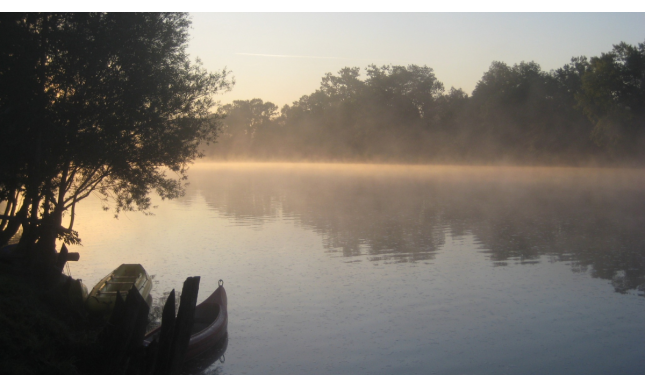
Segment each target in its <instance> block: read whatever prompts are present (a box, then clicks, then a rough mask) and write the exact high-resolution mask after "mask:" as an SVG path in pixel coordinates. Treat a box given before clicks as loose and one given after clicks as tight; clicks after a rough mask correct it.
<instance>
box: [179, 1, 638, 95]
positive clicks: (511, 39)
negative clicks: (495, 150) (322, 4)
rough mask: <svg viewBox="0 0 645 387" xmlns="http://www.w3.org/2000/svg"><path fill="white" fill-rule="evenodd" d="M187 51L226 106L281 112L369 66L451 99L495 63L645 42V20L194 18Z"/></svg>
mask: <svg viewBox="0 0 645 387" xmlns="http://www.w3.org/2000/svg"><path fill="white" fill-rule="evenodd" d="M190 15H191V18H192V22H193V25H192V29H191V32H190V33H191V40H190V43H189V47H188V51H189V53H190V54H191V56H192V58H193V59H195V58H197V57H199V58H200V59H201V60H202V62H203V65H204V67H205V68H206V69H207V70H209V71H217V70H221V69H223V68H224V67H226V68H227V69H228V70H231V71H232V75H233V76H234V77H235V80H236V85H235V86H234V88H233V90H232V91H231V92H228V93H225V94H221V95H219V96H218V97H217V99H219V100H220V101H221V103H223V104H225V103H230V102H232V101H233V100H238V99H241V100H247V99H252V98H261V99H263V100H264V101H265V102H266V101H270V102H273V103H275V104H276V105H278V106H279V107H282V106H283V105H285V104H292V103H293V102H294V101H297V100H298V99H300V97H302V96H303V95H308V94H311V93H313V92H314V91H315V90H316V89H318V87H319V86H320V81H321V79H322V77H323V76H324V75H325V74H326V73H329V72H330V73H334V74H335V73H337V72H338V71H339V70H340V69H341V68H343V67H360V68H361V74H363V75H364V74H365V71H364V69H365V67H366V66H367V65H369V64H375V65H378V66H381V65H408V64H416V65H427V66H429V67H431V68H432V69H434V72H435V75H436V76H437V78H438V80H439V81H441V82H443V84H444V87H445V89H446V91H448V90H450V88H451V87H455V88H457V89H459V88H461V89H463V90H464V91H465V92H467V93H468V94H470V93H471V92H472V90H473V89H474V88H475V86H476V84H477V82H478V81H479V80H480V79H481V77H482V75H483V74H484V73H485V72H486V71H487V70H488V68H489V67H490V65H491V63H492V62H493V61H502V62H505V63H507V64H509V65H513V64H515V63H519V62H521V61H527V62H528V61H535V62H537V63H538V64H539V65H540V66H541V67H542V69H543V70H545V71H548V70H552V69H557V68H559V67H562V66H563V65H564V64H566V63H569V61H570V59H571V57H573V56H580V55H585V56H587V57H591V56H598V55H600V54H601V53H602V52H608V51H611V49H612V45H613V44H618V43H620V42H621V41H624V42H626V43H629V44H633V45H636V44H638V43H643V42H645V13H608V12H600V13H570V12H568V13H530V12H529V13H420V12H414V13H403V12H396V13H393V12H379V13H357V12H353V13H324V12H313V13H312V12H310V13H283V12H278V13H213V12H197V13H191V14H190Z"/></svg>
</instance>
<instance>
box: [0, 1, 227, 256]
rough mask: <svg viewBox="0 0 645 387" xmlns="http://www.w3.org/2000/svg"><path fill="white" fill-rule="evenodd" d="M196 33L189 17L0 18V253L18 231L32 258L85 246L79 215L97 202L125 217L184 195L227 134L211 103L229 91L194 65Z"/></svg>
mask: <svg viewBox="0 0 645 387" xmlns="http://www.w3.org/2000/svg"><path fill="white" fill-rule="evenodd" d="M189 26H190V20H189V19H188V16H187V14H181V13H4V14H2V15H0V35H1V36H2V37H3V38H2V39H0V136H1V138H2V141H1V144H2V145H1V146H0V202H4V204H5V206H4V208H5V211H4V214H2V215H1V216H2V219H1V223H0V246H2V245H4V244H5V243H7V241H8V240H9V239H10V238H11V237H12V236H13V235H15V234H16V232H18V230H19V228H20V227H22V236H21V239H20V244H19V248H20V249H24V250H25V253H26V254H30V255H32V254H31V253H33V252H34V251H40V252H50V251H53V250H54V246H55V241H56V239H57V238H62V239H63V240H64V241H66V242H68V243H75V242H78V241H79V239H78V235H77V233H76V232H75V231H74V230H73V228H72V226H73V221H74V209H75V205H76V203H77V202H78V201H80V200H82V199H84V198H85V197H87V196H88V195H89V194H90V193H92V192H94V193H96V194H98V195H99V196H100V197H102V198H103V199H104V200H105V201H106V203H107V199H112V200H113V201H112V203H113V204H114V207H115V209H116V210H117V212H118V211H120V210H132V209H139V210H146V209H148V207H149V206H150V199H149V197H148V194H149V192H150V191H151V190H155V191H156V192H157V193H158V194H159V195H160V196H161V197H162V198H174V197H176V196H178V195H180V194H181V193H182V189H183V188H182V187H183V183H182V180H184V179H185V178H186V170H187V166H188V164H189V163H190V162H191V161H193V160H194V159H195V158H196V157H198V156H199V155H200V153H199V148H198V147H199V145H200V144H201V143H203V142H208V141H213V140H214V139H215V137H216V134H217V131H218V130H219V121H218V120H217V117H213V116H211V111H210V109H211V108H212V107H213V106H214V101H213V99H212V96H213V94H215V93H217V92H219V91H225V90H228V89H229V88H230V87H231V80H230V77H229V76H228V75H229V74H228V72H227V71H226V70H222V71H219V72H215V73H210V72H208V71H206V70H204V69H203V68H202V67H201V66H200V63H199V62H197V63H191V61H190V60H189V58H188V54H187V52H186V48H187V42H188V28H189ZM66 212H67V213H69V214H70V215H71V216H70V218H71V221H70V224H69V226H67V227H63V226H62V220H63V214H64V213H66ZM34 248H35V249H34Z"/></svg>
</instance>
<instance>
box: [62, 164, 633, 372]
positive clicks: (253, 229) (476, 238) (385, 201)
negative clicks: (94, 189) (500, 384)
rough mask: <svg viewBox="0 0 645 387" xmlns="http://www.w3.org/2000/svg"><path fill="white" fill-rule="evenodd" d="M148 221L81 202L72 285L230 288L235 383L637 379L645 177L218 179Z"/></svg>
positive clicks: (454, 170)
mask: <svg viewBox="0 0 645 387" xmlns="http://www.w3.org/2000/svg"><path fill="white" fill-rule="evenodd" d="M190 182H191V184H190V186H189V188H188V190H187V193H186V196H185V197H183V198H181V199H179V200H176V201H171V202H167V201H164V202H162V201H159V200H157V201H156V203H157V204H158V208H156V209H154V210H153V212H154V213H155V216H147V217H146V216H144V215H142V214H138V213H129V214H127V215H121V216H120V219H119V220H114V219H113V218H112V214H111V213H109V212H108V213H106V212H103V211H101V207H100V205H99V203H98V202H92V201H86V202H83V204H82V206H81V208H80V209H79V213H78V216H77V220H76V227H77V229H78V231H79V232H80V235H81V238H82V239H83V246H80V247H75V248H73V249H72V250H73V251H79V252H80V253H81V260H80V261H79V262H77V263H70V267H71V270H72V274H73V275H74V276H75V277H79V278H83V280H84V281H85V282H86V284H87V285H88V287H90V288H91V287H92V285H93V284H94V283H96V282H97V281H98V280H100V278H102V276H104V275H105V274H107V273H108V272H109V271H111V270H112V269H114V268H115V267H116V266H118V265H119V264H121V263H132V262H138V263H142V264H143V265H144V267H145V268H146V269H147V271H148V272H149V273H150V274H152V275H154V276H155V279H154V281H155V284H154V288H153V295H154V296H156V297H159V296H162V295H163V293H164V292H168V291H169V290H170V289H172V288H177V289H180V288H181V284H182V282H183V280H184V279H185V278H186V277H187V276H191V275H200V276H201V277H202V279H201V285H200V299H199V301H201V300H202V299H204V298H206V297H207V296H208V295H209V294H210V293H211V292H212V291H213V290H214V289H215V288H216V286H217V280H218V279H220V278H222V279H223V280H224V282H225V287H226V290H227V293H228V297H229V335H228V342H227V346H226V349H225V351H226V353H225V359H226V361H225V363H221V362H220V361H219V360H218V361H215V362H214V364H213V365H212V366H210V367H207V368H206V372H214V373H225V374H226V373H232V374H243V373H249V374H273V373H277V374H347V373H349V374H353V373H358V374H401V373H404V374H431V373H440V374H444V373H448V374H451V373H458V374H471V373H475V374H480V373H484V374H498V373H502V374H506V373H513V374H515V373H519V374H526V373H528V374H541V373H547V374H550V373H555V374H558V373H585V374H588V373H610V374H617V373H618V374H619V373H641V374H642V373H644V372H645V369H644V368H643V364H645V345H644V344H645V335H643V334H642V321H643V320H644V318H645V308H644V307H645V304H644V303H645V297H643V295H644V294H645V258H644V257H645V242H644V241H643V231H644V230H645V201H644V200H643V198H644V197H645V195H644V194H645V173H643V172H642V171H640V170H610V169H575V168H510V167H426V166H350V165H340V164H337V165H315V164H314V165H311V164H310V165H306V164H297V165H289V164H262V165H251V164H210V165H206V164H205V165H196V166H194V167H193V168H192V169H191V172H190Z"/></svg>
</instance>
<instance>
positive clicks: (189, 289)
mask: <svg viewBox="0 0 645 387" xmlns="http://www.w3.org/2000/svg"><path fill="white" fill-rule="evenodd" d="M199 280H200V277H188V278H186V281H185V282H184V286H183V288H182V291H181V299H180V303H179V311H178V312H177V320H176V321H175V329H174V332H173V340H172V352H171V356H170V364H169V369H168V371H169V373H171V374H173V375H176V374H179V372H180V371H181V365H182V363H183V361H184V355H185V354H186V350H187V349H188V343H189V342H190V335H191V333H192V329H193V321H194V317H195V306H196V305H197V294H198V292H199Z"/></svg>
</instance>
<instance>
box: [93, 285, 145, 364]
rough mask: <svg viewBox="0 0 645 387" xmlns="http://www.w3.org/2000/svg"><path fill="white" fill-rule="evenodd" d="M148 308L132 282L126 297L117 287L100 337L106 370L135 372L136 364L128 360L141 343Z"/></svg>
mask: <svg viewBox="0 0 645 387" xmlns="http://www.w3.org/2000/svg"><path fill="white" fill-rule="evenodd" d="M148 310H149V308H148V304H147V303H146V301H145V300H144V299H143V297H141V294H139V291H138V290H137V289H136V288H135V287H134V286H133V287H132V288H131V289H130V291H129V292H128V296H127V298H126V299H125V301H123V300H122V298H121V293H120V292H119V291H117V297H116V302H115V304H114V309H113V311H112V316H110V321H109V323H108V325H107V327H106V334H105V336H104V340H103V343H104V346H105V352H104V357H105V359H103V360H104V361H105V366H106V372H107V373H110V374H124V373H126V372H132V371H134V372H138V370H135V369H133V368H136V364H133V367H129V362H130V358H131V357H132V355H133V354H135V353H136V352H137V351H138V350H139V349H140V347H142V346H143V336H144V335H145V329H146V325H147V323H148ZM135 363H136V362H135Z"/></svg>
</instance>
